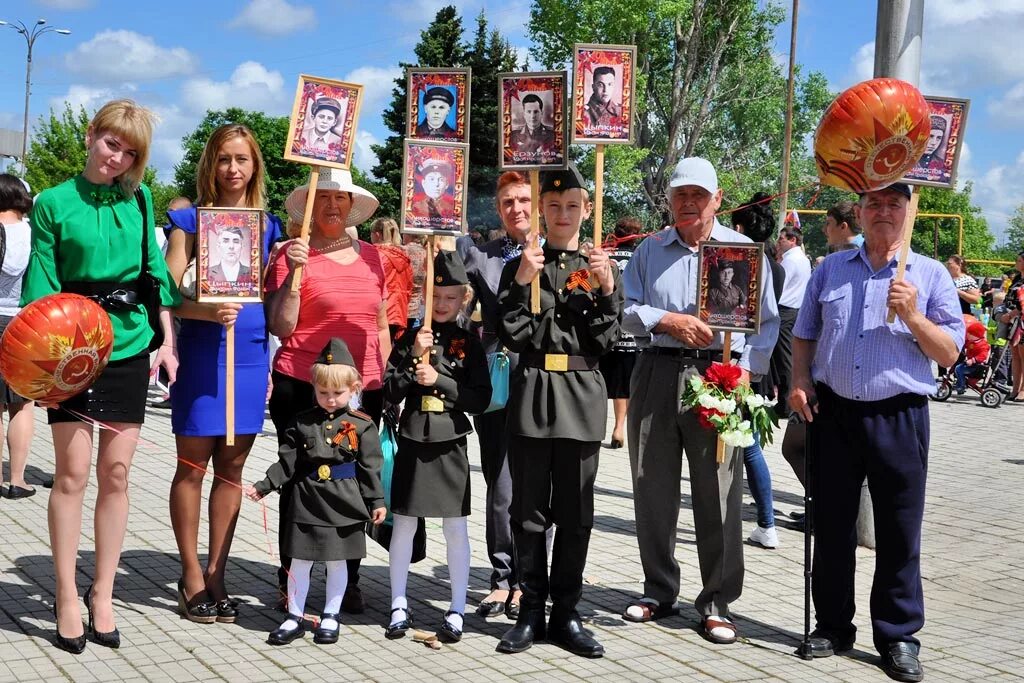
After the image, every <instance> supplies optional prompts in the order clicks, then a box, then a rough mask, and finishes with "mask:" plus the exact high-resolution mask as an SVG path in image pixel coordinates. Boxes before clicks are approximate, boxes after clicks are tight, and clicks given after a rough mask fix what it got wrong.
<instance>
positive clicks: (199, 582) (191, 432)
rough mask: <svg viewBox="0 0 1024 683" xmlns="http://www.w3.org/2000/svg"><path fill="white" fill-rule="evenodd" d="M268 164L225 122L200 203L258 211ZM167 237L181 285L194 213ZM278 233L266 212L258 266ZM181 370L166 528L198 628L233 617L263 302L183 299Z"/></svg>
mask: <svg viewBox="0 0 1024 683" xmlns="http://www.w3.org/2000/svg"><path fill="white" fill-rule="evenodd" d="M264 169H265V165H264V163H263V156H262V154H261V153H260V148H259V144H258V143H257V142H256V140H255V138H254V137H253V135H252V132H251V131H250V130H249V129H248V128H246V127H245V126H242V125H238V124H227V125H224V126H221V127H220V128H218V129H217V130H215V131H214V132H213V134H212V135H211V136H210V139H209V141H207V143H206V147H205V149H204V150H203V154H202V156H201V157H200V159H199V165H198V167H197V169H196V192H197V198H196V205H197V206H200V207H202V206H217V207H245V208H260V209H262V208H264V205H265V199H266V197H265V178H264ZM167 216H168V218H170V222H171V233H170V236H169V238H168V242H167V265H168V270H169V271H170V272H171V276H172V277H173V278H175V280H176V281H177V282H178V283H179V285H180V283H181V279H182V276H183V274H184V272H185V270H186V268H187V267H188V263H189V261H190V260H191V259H192V258H194V256H195V252H196V214H195V209H181V210H178V211H169V212H168V213H167ZM280 236H281V222H280V221H279V220H278V219H277V217H276V216H273V215H271V214H269V213H268V214H266V223H265V230H264V240H263V247H264V251H263V253H264V265H266V257H267V256H268V255H269V254H270V248H271V246H272V245H273V244H274V243H275V242H276V241H277V240H278V239H279V238H280ZM178 315H179V317H180V318H181V319H182V320H181V331H180V333H179V334H178V356H179V361H180V368H179V371H178V378H177V381H176V382H175V383H174V384H173V385H172V386H171V425H172V429H173V431H174V434H175V442H176V446H177V451H178V467H177V471H176V472H175V473H174V480H173V482H172V483H171V493H170V507H171V525H172V526H173V527H174V537H175V539H176V540H177V543H178V552H179V553H180V555H181V569H182V571H181V579H180V581H179V582H178V609H179V611H180V612H181V614H182V616H183V617H185V618H187V619H189V620H191V621H195V622H199V623H212V622H214V621H219V622H224V623H231V622H234V620H235V618H236V617H237V615H238V608H237V603H235V602H234V601H233V600H231V598H230V596H229V595H228V593H227V588H226V586H225V581H224V573H225V565H226V563H227V558H228V552H229V550H230V549H231V540H232V537H233V536H234V531H235V523H236V522H237V520H238V510H239V507H240V506H241V495H242V489H241V481H242V469H243V467H244V466H245V459H246V457H247V456H248V455H249V450H250V449H251V448H252V445H253V442H254V441H255V440H256V435H257V434H259V433H260V432H261V431H262V429H263V415H264V408H265V406H266V397H267V382H268V377H269V359H268V349H267V341H268V339H267V325H266V320H265V318H264V316H263V305H262V304H258V303H253V304H245V305H242V304H234V303H231V304H227V303H225V304H201V303H197V302H195V301H190V300H188V299H186V300H184V301H183V302H182V306H181V307H180V308H179V309H178ZM231 325H233V326H234V328H235V432H236V436H235V444H234V445H233V446H228V445H227V442H226V439H225V433H226V432H227V428H226V425H225V400H224V396H225V378H226V363H225V349H226V345H225V330H226V329H227V327H228V326H231ZM211 459H212V461H213V473H214V477H215V478H214V481H213V486H212V488H211V490H210V503H209V514H210V532H209V541H210V548H209V553H208V556H207V563H206V568H205V570H204V569H203V568H202V566H201V565H200V563H199V553H198V537H199V517H200V503H201V498H202V486H203V478H204V476H205V475H206V468H207V465H208V463H209V462H210V461H211Z"/></svg>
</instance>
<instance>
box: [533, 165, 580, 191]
mask: <svg viewBox="0 0 1024 683" xmlns="http://www.w3.org/2000/svg"><path fill="white" fill-rule="evenodd" d="M577 187H578V188H580V189H581V190H585V189H587V185H586V182H585V181H584V180H583V176H582V175H580V172H579V169H577V168H576V165H575V164H573V163H571V162H570V163H569V168H566V169H562V170H558V171H542V172H541V174H540V193H541V194H544V193H545V192H565V191H566V190H572V189H573V188H577Z"/></svg>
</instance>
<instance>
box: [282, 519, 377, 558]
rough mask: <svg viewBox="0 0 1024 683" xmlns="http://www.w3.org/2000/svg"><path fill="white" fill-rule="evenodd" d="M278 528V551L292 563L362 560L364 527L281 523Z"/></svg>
mask: <svg viewBox="0 0 1024 683" xmlns="http://www.w3.org/2000/svg"><path fill="white" fill-rule="evenodd" d="M281 527H282V528H281V533H282V534H283V537H282V538H281V550H282V551H283V552H284V553H285V554H286V555H287V556H288V557H291V558H294V559H296V560H312V561H314V562H332V561H336V560H358V559H360V558H363V557H366V536H365V534H364V533H363V531H364V529H365V528H366V525H365V524H350V525H348V526H319V525H315V524H289V523H288V522H285V523H284V524H282V525H281Z"/></svg>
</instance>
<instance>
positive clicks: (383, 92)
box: [341, 66, 402, 128]
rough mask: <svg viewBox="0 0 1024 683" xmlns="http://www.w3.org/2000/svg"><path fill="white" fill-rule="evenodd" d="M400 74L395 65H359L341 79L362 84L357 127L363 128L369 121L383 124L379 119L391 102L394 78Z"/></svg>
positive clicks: (400, 71)
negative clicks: (360, 107)
mask: <svg viewBox="0 0 1024 683" xmlns="http://www.w3.org/2000/svg"><path fill="white" fill-rule="evenodd" d="M401 75H402V70H401V69H399V68H398V67H397V66H392V67H379V66H361V67H359V68H357V69H354V70H352V71H350V72H349V73H348V74H346V75H345V77H344V78H342V79H341V80H343V81H346V82H348V83H358V84H360V85H362V86H363V106H362V109H361V110H360V112H359V127H360V128H364V127H366V124H368V123H369V122H370V118H371V117H376V118H375V119H374V120H373V125H374V126H377V125H380V126H382V125H384V124H383V121H381V120H380V116H381V114H382V113H383V111H384V109H385V107H387V105H389V104H390V103H391V91H392V90H393V89H394V87H395V79H396V78H398V77H399V76H401Z"/></svg>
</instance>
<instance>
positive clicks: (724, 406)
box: [719, 398, 736, 415]
mask: <svg viewBox="0 0 1024 683" xmlns="http://www.w3.org/2000/svg"><path fill="white" fill-rule="evenodd" d="M719 405H720V406H721V407H720V408H719V410H721V411H722V412H723V413H725V414H726V415H730V414H732V413H735V412H736V401H734V400H733V399H731V398H723V399H722V400H721V401H720V402H719Z"/></svg>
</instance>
